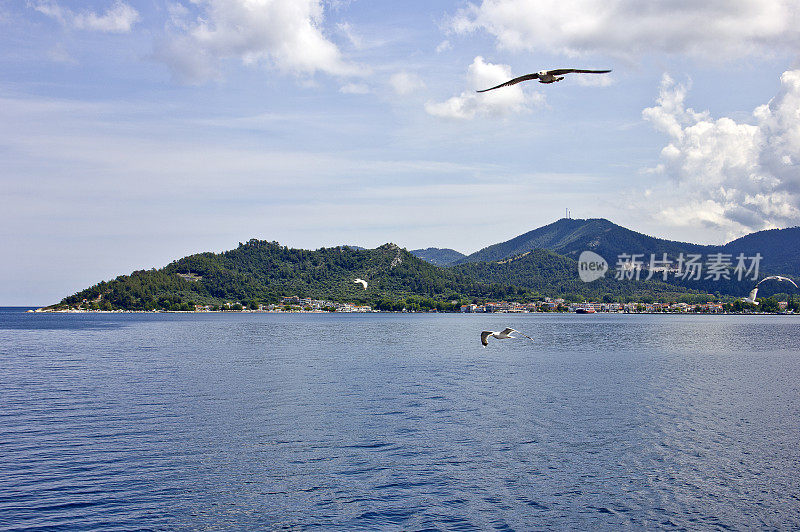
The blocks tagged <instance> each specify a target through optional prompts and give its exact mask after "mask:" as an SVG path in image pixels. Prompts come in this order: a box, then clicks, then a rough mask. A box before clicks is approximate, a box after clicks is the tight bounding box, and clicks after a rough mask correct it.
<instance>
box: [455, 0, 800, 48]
mask: <svg viewBox="0 0 800 532" xmlns="http://www.w3.org/2000/svg"><path fill="white" fill-rule="evenodd" d="M450 27H451V29H452V30H453V31H455V32H456V33H467V32H471V31H475V30H484V31H486V32H488V33H490V34H491V35H493V36H494V37H495V38H496V39H497V44H498V46H500V47H502V48H506V49H511V50H531V51H537V52H541V51H550V52H554V53H559V54H568V55H577V54H580V53H584V52H598V51H599V52H605V53H610V54H612V55H617V56H624V57H630V56H631V55H637V54H642V53H647V52H667V53H692V54H697V55H703V56H709V57H715V58H720V57H724V58H731V57H737V56H741V55H744V54H748V53H752V52H753V51H757V50H758V51H761V52H764V53H771V52H773V51H775V50H776V49H782V50H788V51H793V50H796V49H797V47H798V44H800V4H798V3H797V2H796V1H795V0H738V1H736V2H686V1H684V0H663V1H657V2H642V1H640V0H482V1H481V2H480V4H479V5H476V4H469V5H468V7H466V8H464V9H462V10H460V11H459V12H458V13H457V14H456V15H455V17H454V18H453V19H452V20H451V23H450Z"/></svg>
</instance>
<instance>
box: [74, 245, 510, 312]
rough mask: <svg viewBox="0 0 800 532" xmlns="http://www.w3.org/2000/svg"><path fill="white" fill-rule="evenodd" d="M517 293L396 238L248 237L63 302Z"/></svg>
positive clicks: (132, 305)
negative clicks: (302, 241)
mask: <svg viewBox="0 0 800 532" xmlns="http://www.w3.org/2000/svg"><path fill="white" fill-rule="evenodd" d="M356 278H361V279H364V280H366V281H367V282H368V283H369V288H368V290H366V291H365V290H364V289H363V288H362V287H361V285H359V284H356V283H355V282H354V279H356ZM522 293H523V291H520V290H517V289H516V288H514V287H511V286H508V284H506V283H504V284H503V285H494V286H490V285H489V284H487V283H481V282H479V281H476V280H474V279H473V278H471V277H468V276H466V275H464V274H462V273H460V272H457V271H453V270H448V269H444V268H439V267H437V266H434V265H432V264H429V263H427V262H425V261H423V260H422V259H419V258H417V257H415V256H414V255H412V254H411V253H409V252H408V251H406V250H404V249H401V248H399V247H397V246H396V245H394V244H385V245H383V246H380V247H378V248H376V249H354V248H352V247H347V246H344V247H335V248H321V249H318V250H315V251H309V250H303V249H292V248H288V247H285V246H281V245H280V244H278V243H277V242H266V241H260V240H250V241H249V242H247V243H244V244H239V247H237V248H236V249H234V250H231V251H226V252H224V253H219V254H217V253H199V254H196V255H190V256H188V257H184V258H182V259H180V260H177V261H175V262H173V263H171V264H169V265H168V266H166V267H164V268H161V269H159V270H143V271H136V272H133V273H132V274H131V275H123V276H120V277H117V278H116V279H114V280H112V281H108V282H105V281H104V282H101V283H98V284H97V285H95V286H93V287H91V288H88V289H86V290H83V291H81V292H78V293H77V294H75V295H73V296H70V297H67V298H65V299H64V300H63V301H62V303H61V304H62V305H66V306H75V305H78V304H80V303H81V302H83V301H84V300H87V301H90V302H92V301H94V302H96V303H97V305H98V306H102V307H103V308H109V307H110V308H114V309H117V308H121V309H128V310H137V309H141V310H149V309H156V308H166V309H176V308H186V307H187V305H190V304H222V303H225V302H244V303H246V302H252V301H257V302H261V303H275V302H277V301H279V300H280V299H281V298H282V297H285V296H294V295H296V296H300V297H309V298H313V299H321V300H329V301H340V302H353V303H368V304H372V305H377V306H380V305H381V303H382V302H383V303H384V304H389V303H390V302H393V301H394V302H396V301H402V300H404V299H407V298H411V299H412V300H413V301H418V302H419V301H422V300H425V299H428V300H432V301H438V302H449V301H453V300H456V301H460V300H461V299H463V298H470V299H471V298H503V297H507V296H509V295H515V296H517V295H520V294H522ZM427 303H428V304H430V302H427ZM401 308H402V307H401Z"/></svg>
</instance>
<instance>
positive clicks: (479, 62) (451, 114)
mask: <svg viewBox="0 0 800 532" xmlns="http://www.w3.org/2000/svg"><path fill="white" fill-rule="evenodd" d="M511 77H512V76H511V67H509V66H508V65H496V64H493V63H486V62H485V61H484V60H483V58H482V57H481V56H478V57H476V58H475V60H474V61H472V64H471V65H470V66H469V68H468V69H467V84H468V88H467V90H465V91H464V92H462V93H461V94H459V95H458V96H453V97H452V98H449V99H448V100H445V101H443V102H428V103H427V104H426V105H425V110H426V111H427V112H428V114H431V115H433V116H438V117H440V118H451V119H461V120H465V119H466V120H468V119H472V118H475V117H476V116H503V115H508V114H513V113H521V112H525V111H527V110H529V109H530V106H532V105H541V104H543V103H544V95H542V94H541V93H539V92H534V93H529V94H527V95H526V94H525V93H524V92H523V91H522V85H512V86H510V87H505V88H504V89H503V90H497V91H491V92H486V93H480V94H479V93H476V92H475V90H476V89H485V88H487V87H492V86H494V85H499V84H500V83H502V82H504V81H507V80H509V79H511Z"/></svg>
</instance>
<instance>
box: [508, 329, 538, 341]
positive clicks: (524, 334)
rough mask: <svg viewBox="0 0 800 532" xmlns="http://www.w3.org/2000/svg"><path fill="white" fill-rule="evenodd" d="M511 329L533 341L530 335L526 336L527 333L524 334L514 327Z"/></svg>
mask: <svg viewBox="0 0 800 532" xmlns="http://www.w3.org/2000/svg"><path fill="white" fill-rule="evenodd" d="M511 330H512V331H514V332H515V333H517V334H521V335H522V336H524V337H525V338H527V339H528V340H530V341H531V342H532V341H533V338H531V337H530V336H528V335H527V334H525V333H521V332H519V331H518V330H516V329H511Z"/></svg>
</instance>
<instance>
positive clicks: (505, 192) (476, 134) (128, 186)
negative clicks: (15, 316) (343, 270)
mask: <svg viewBox="0 0 800 532" xmlns="http://www.w3.org/2000/svg"><path fill="white" fill-rule="evenodd" d="M724 4H726V3H724V2H721V3H710V2H709V3H707V5H702V4H699V5H695V6H689V7H687V3H686V2H682V1H681V2H679V1H669V0H667V1H664V2H658V3H651V4H644V3H638V2H632V1H623V0H615V1H611V2H608V1H600V0H560V1H558V2H549V1H543V0H537V1H534V0H483V1H476V2H474V3H467V2H460V1H439V2H416V1H409V2H403V3H397V2H366V1H363V0H353V1H345V0H340V1H335V2H333V1H331V2H322V1H318V0H293V1H288V0H194V1H183V2H181V1H174V2H173V1H163V0H144V1H134V0H128V1H116V2H101V1H87V2H69V1H66V0H61V1H58V0H56V1H53V0H29V1H20V0H5V1H3V0H0V73H2V75H0V161H2V165H0V191H2V194H0V227H2V229H0V244H2V249H3V259H4V260H2V261H0V304H5V305H24V304H31V305H40V304H46V303H51V302H54V301H57V300H60V299H61V298H62V297H64V296H66V295H69V294H71V293H74V292H75V291H77V290H79V289H82V288H84V287H86V286H89V285H91V284H93V283H95V282H97V281H99V280H102V279H110V278H113V277H115V276H116V275H119V274H122V273H128V272H130V271H132V270H134V269H141V268H150V267H160V266H163V265H165V264H167V263H168V262H170V261H171V260H174V259H177V258H180V257H181V256H184V255H186V254H189V253H193V252H199V251H207V250H212V251H221V250H225V249H230V248H233V247H235V246H236V245H237V243H238V242H240V241H245V240H248V239H250V238H253V237H255V238H263V239H268V240H278V241H280V242H281V243H284V244H286V245H289V246H294V247H304V248H312V249H313V248H317V247H320V246H327V245H336V244H343V243H349V244H358V245H362V246H370V247H371V246H376V245H380V244H382V243H384V242H387V241H393V242H396V243H398V244H400V245H402V246H405V247H407V248H409V249H413V248H417V247H428V246H438V247H452V248H455V249H458V250H460V251H462V252H472V251H475V250H477V249H479V248H481V247H484V246H486V245H489V244H492V243H496V242H499V241H502V240H506V239H508V238H511V237H513V236H516V235H518V234H520V233H523V232H525V231H528V230H530V229H533V228H535V227H538V226H541V225H544V224H547V223H550V222H552V221H554V220H556V219H558V218H559V217H562V216H563V214H564V209H565V208H566V207H569V208H570V209H571V211H572V213H573V217H580V218H588V217H605V218H609V219H611V220H612V221H614V222H616V223H619V224H621V225H625V226H627V227H630V228H632V229H635V230H638V231H642V232H645V233H649V234H653V235H656V236H661V237H666V238H674V239H680V240H689V241H694V242H702V243H721V242H724V241H727V240H729V239H731V238H735V237H737V236H740V235H742V234H745V233H747V232H751V231H754V230H759V229H765V228H771V227H788V226H794V225H797V224H798V223H800V214H799V209H800V200H798V198H800V168H798V166H797V165H798V161H800V71H798V70H796V69H797V68H798V62H797V52H796V51H797V50H798V49H800V48H799V47H798V44H800V8H799V7H798V6H797V4H796V2H789V1H782V0H758V1H756V0H742V1H741V2H737V3H735V5H731V6H728V5H724ZM556 67H583V68H613V70H614V71H613V73H612V74H610V75H608V76H595V77H592V76H584V77H580V76H571V77H567V79H565V80H564V81H562V82H560V83H557V84H552V85H541V84H538V83H527V84H521V85H516V86H514V87H509V88H506V89H503V90H498V91H494V92H492V93H487V94H485V95H478V94H476V93H475V92H474V89H476V88H485V87H487V86H491V85H494V84H496V83H499V82H501V81H504V80H505V79H506V76H517V75H521V74H525V73H529V72H533V71H537V70H540V69H544V68H556Z"/></svg>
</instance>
